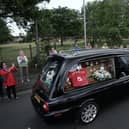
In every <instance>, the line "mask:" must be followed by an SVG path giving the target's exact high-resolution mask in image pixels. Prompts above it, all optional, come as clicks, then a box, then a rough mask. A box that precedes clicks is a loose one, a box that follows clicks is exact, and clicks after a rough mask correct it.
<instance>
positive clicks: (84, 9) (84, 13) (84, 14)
mask: <svg viewBox="0 0 129 129" xmlns="http://www.w3.org/2000/svg"><path fill="white" fill-rule="evenodd" d="M83 16H84V40H85V42H84V43H85V47H86V46H87V42H86V8H85V0H83Z"/></svg>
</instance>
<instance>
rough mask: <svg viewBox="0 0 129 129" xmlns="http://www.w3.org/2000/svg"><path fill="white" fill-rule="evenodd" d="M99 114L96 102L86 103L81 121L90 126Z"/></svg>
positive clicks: (81, 112)
mask: <svg viewBox="0 0 129 129" xmlns="http://www.w3.org/2000/svg"><path fill="white" fill-rule="evenodd" d="M97 114H98V106H97V104H96V103H95V102H87V103H85V104H84V105H83V106H82V107H81V110H80V120H81V121H82V122H83V123H85V124H88V123H90V122H92V121H93V120H94V119H95V118H96V116H97Z"/></svg>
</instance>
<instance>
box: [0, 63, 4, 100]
mask: <svg viewBox="0 0 129 129" xmlns="http://www.w3.org/2000/svg"><path fill="white" fill-rule="evenodd" d="M1 65H2V62H1V64H0V70H1V69H2V66H1ZM3 83H4V77H3V76H2V75H0V97H1V100H2V99H3V97H4V92H3Z"/></svg>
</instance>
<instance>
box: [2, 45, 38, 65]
mask: <svg viewBox="0 0 129 129" xmlns="http://www.w3.org/2000/svg"><path fill="white" fill-rule="evenodd" d="M29 45H31V46H32V54H33V56H35V53H36V49H35V44H34V43H24V44H21V43H20V44H19V43H17V44H6V45H0V60H3V61H5V62H7V63H8V64H11V63H17V61H16V58H17V56H18V53H19V50H23V51H24V52H25V54H26V55H27V57H28V58H30V50H29Z"/></svg>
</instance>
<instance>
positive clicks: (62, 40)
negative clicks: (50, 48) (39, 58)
mask: <svg viewBox="0 0 129 129" xmlns="http://www.w3.org/2000/svg"><path fill="white" fill-rule="evenodd" d="M63 42H64V38H63V36H61V46H64V43H63Z"/></svg>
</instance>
